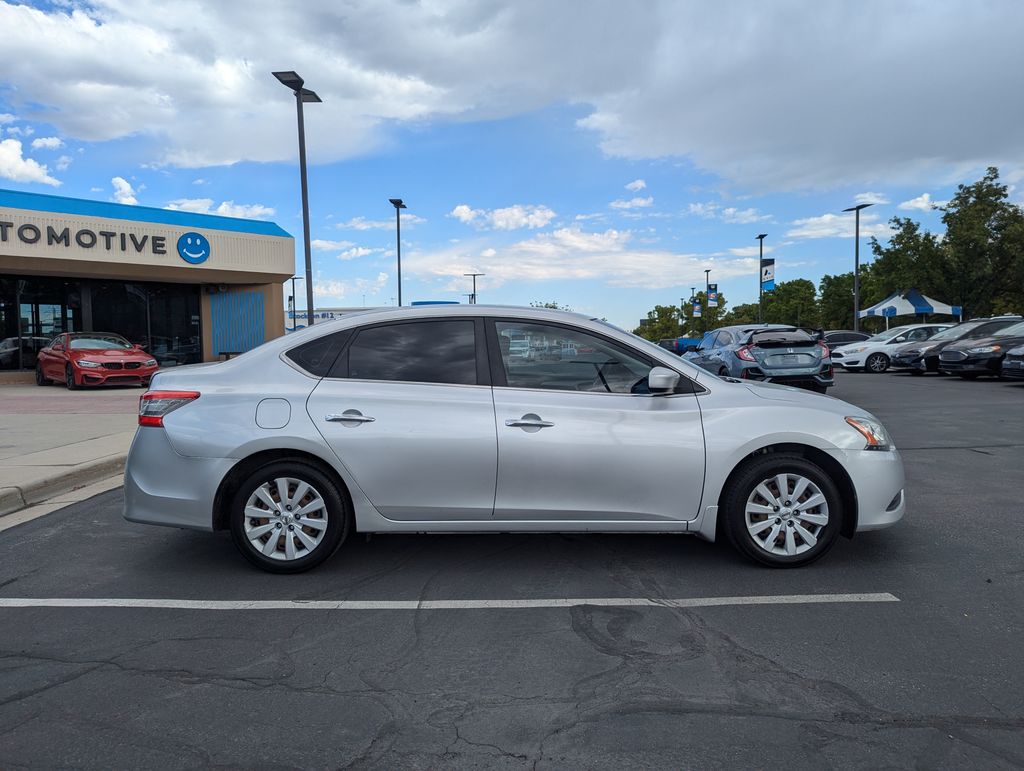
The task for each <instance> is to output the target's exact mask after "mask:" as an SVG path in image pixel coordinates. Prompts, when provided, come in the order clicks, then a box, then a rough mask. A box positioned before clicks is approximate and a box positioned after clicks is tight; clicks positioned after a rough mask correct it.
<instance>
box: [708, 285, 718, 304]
mask: <svg viewBox="0 0 1024 771" xmlns="http://www.w3.org/2000/svg"><path fill="white" fill-rule="evenodd" d="M717 307H718V284H708V308H717Z"/></svg>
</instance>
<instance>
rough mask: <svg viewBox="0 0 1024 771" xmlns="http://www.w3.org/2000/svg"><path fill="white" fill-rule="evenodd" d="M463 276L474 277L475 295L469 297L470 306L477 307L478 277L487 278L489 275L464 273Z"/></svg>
mask: <svg viewBox="0 0 1024 771" xmlns="http://www.w3.org/2000/svg"><path fill="white" fill-rule="evenodd" d="M462 275H463V276H472V277H473V294H471V295H470V296H469V304H470V305H476V277H477V276H486V275H487V274H486V273H463V274H462Z"/></svg>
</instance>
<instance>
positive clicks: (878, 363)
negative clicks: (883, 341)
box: [864, 353, 889, 372]
mask: <svg viewBox="0 0 1024 771" xmlns="http://www.w3.org/2000/svg"><path fill="white" fill-rule="evenodd" d="M864 369H865V370H867V371H868V372H885V371H886V370H887V369H889V357H888V356H886V355H885V354H884V353H873V354H871V355H870V356H868V358H867V359H866V360H865V361H864Z"/></svg>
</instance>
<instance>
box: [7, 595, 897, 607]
mask: <svg viewBox="0 0 1024 771" xmlns="http://www.w3.org/2000/svg"><path fill="white" fill-rule="evenodd" d="M899 601H900V600H899V598H898V597H896V596H894V595H892V594H889V593H888V592H873V593H868V594H775V595H762V596H752V597H684V598H680V599H662V598H658V597H610V598H600V599H594V598H588V599H558V598H555V599H532V600H162V599H144V598H138V599H130V598H128V599H125V598H79V597H0V609H3V608H161V609H167V610H496V609H522V608H573V607H577V606H580V605H593V606H598V607H608V608H621V607H653V608H711V607H717V606H723V605H806V604H811V603H841V602H899Z"/></svg>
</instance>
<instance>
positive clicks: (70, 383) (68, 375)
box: [64, 364, 78, 391]
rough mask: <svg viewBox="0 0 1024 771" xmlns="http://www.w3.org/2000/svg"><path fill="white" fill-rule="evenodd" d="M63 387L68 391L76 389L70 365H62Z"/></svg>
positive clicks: (76, 384)
mask: <svg viewBox="0 0 1024 771" xmlns="http://www.w3.org/2000/svg"><path fill="white" fill-rule="evenodd" d="M64 385H66V386H67V387H68V390H69V391H75V390H77V389H78V383H76V382H75V371H74V370H73V369H71V365H70V364H65V365H64Z"/></svg>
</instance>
